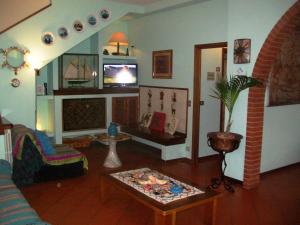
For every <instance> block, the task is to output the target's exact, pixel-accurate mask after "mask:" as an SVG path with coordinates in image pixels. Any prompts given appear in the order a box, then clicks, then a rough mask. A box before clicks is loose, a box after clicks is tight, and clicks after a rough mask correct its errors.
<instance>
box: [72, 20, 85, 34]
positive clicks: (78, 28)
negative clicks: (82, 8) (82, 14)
mask: <svg viewBox="0 0 300 225" xmlns="http://www.w3.org/2000/svg"><path fill="white" fill-rule="evenodd" d="M73 28H74V30H75V31H77V32H82V31H83V28H84V26H83V23H82V22H81V21H79V20H76V21H75V22H74V23H73Z"/></svg>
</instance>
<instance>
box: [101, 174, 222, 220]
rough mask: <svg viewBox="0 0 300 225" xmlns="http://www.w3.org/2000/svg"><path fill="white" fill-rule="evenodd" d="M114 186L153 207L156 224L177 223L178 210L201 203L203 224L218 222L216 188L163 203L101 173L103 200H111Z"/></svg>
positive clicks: (192, 184) (218, 195)
mask: <svg viewBox="0 0 300 225" xmlns="http://www.w3.org/2000/svg"><path fill="white" fill-rule="evenodd" d="M114 172H119V171H114ZM164 174H165V173H164ZM166 175H167V174H166ZM170 177H172V178H174V179H177V178H176V177H174V176H170ZM177 180H178V181H181V182H184V183H186V184H188V185H191V186H194V187H196V188H198V189H200V190H204V189H203V188H199V187H198V186H197V185H195V184H194V183H191V182H189V181H182V179H177ZM114 188H115V189H117V190H120V191H122V192H124V193H125V194H127V195H129V196H130V197H132V198H133V199H135V200H137V201H139V202H141V203H142V204H143V205H145V206H147V207H148V208H150V209H152V210H153V212H154V225H175V224H176V214H177V213H178V212H181V211H184V210H187V209H190V208H193V207H197V206H200V205H204V206H206V208H205V215H204V221H203V224H206V225H215V224H216V206H217V201H218V199H219V197H221V194H220V193H218V192H216V191H214V190H210V189H207V190H205V193H202V194H198V195H193V196H190V197H187V198H184V199H181V200H176V201H174V202H171V203H168V204H162V203H160V202H158V201H156V200H154V199H152V198H150V197H148V196H146V195H145V194H143V193H141V192H139V191H137V190H135V189H134V188H132V187H130V186H129V185H127V184H125V183H123V182H121V181H119V180H118V179H116V178H114V177H112V176H111V175H110V174H107V173H103V174H101V189H100V195H101V201H102V202H104V201H106V200H109V197H110V194H111V191H112V189H114Z"/></svg>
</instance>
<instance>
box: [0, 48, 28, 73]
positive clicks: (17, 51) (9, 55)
mask: <svg viewBox="0 0 300 225" xmlns="http://www.w3.org/2000/svg"><path fill="white" fill-rule="evenodd" d="M0 53H2V54H3V59H4V62H3V63H2V68H3V67H7V68H8V69H10V70H13V71H14V73H15V75H17V74H18V72H19V71H20V70H21V69H23V68H24V67H27V66H29V65H28V63H27V62H26V59H25V56H26V54H28V53H29V50H26V49H21V48H19V47H16V46H13V47H9V48H7V49H2V48H1V49H0Z"/></svg>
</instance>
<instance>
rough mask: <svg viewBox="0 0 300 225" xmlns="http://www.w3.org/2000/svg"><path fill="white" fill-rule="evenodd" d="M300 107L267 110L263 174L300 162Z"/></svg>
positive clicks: (290, 106)
mask: <svg viewBox="0 0 300 225" xmlns="http://www.w3.org/2000/svg"><path fill="white" fill-rule="evenodd" d="M299 134H300V105H299V104H298V105H287V106H276V107H266V108H265V119H264V138H263V146H262V158H261V172H265V171H269V170H273V169H276V168H279V167H283V166H286V165H290V164H292V163H297V162H300V138H299V137H300V135H299Z"/></svg>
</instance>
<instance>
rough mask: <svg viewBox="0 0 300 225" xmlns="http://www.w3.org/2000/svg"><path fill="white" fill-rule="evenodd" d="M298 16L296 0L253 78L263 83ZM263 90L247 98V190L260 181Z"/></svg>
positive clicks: (266, 46)
mask: <svg viewBox="0 0 300 225" xmlns="http://www.w3.org/2000/svg"><path fill="white" fill-rule="evenodd" d="M299 17H300V1H297V2H296V3H295V4H294V5H293V6H292V7H291V8H290V9H289V10H288V11H287V12H286V13H285V14H284V15H283V16H282V17H281V18H280V20H279V21H278V23H277V24H276V25H275V26H274V27H273V29H272V30H271V32H270V34H269V35H268V37H267V39H266V41H265V43H264V44H263V46H262V48H261V51H260V53H259V55H258V57H257V60H256V63H255V65H254V69H253V77H255V78H258V79H260V80H261V81H264V82H265V81H266V80H267V79H268V76H269V73H270V70H271V67H272V65H273V63H274V60H275V59H276V56H277V55H278V54H279V52H280V48H281V46H282V44H283V43H284V41H285V40H286V39H287V38H289V36H290V34H291V33H292V32H293V31H294V30H295V27H296V26H297V22H298V18H299ZM264 99H265V87H255V88H251V89H250V91H249V96H248V116H247V130H246V137H247V138H246V155H245V167H244V183H243V186H244V188H246V189H251V188H254V187H256V186H257V185H258V184H259V181H260V161H261V149H262V135H263V121H264Z"/></svg>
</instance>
